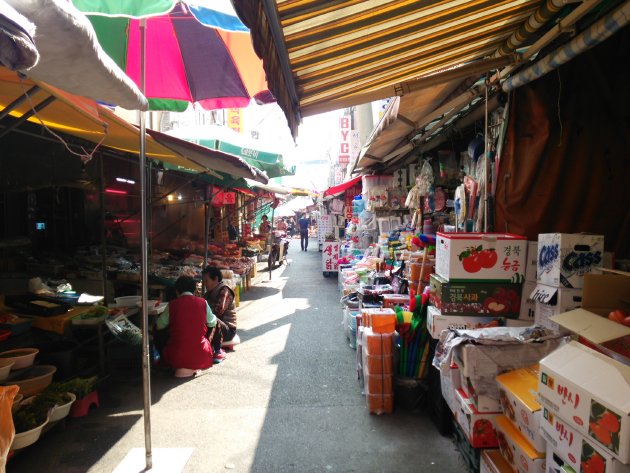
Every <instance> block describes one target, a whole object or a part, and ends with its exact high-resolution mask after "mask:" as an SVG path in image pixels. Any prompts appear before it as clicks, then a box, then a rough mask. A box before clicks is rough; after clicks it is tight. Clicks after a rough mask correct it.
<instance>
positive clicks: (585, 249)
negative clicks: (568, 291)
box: [538, 233, 604, 289]
mask: <svg viewBox="0 0 630 473" xmlns="http://www.w3.org/2000/svg"><path fill="white" fill-rule="evenodd" d="M603 263H604V237H603V236H602V235H588V234H582V233H579V234H570V233H541V234H540V235H538V282H539V283H541V284H546V285H548V286H555V287H570V288H574V289H580V288H582V287H584V275H585V274H588V273H592V272H593V271H595V270H598V269H601V268H602V266H603Z"/></svg>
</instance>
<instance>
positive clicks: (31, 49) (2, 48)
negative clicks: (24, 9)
mask: <svg viewBox="0 0 630 473" xmlns="http://www.w3.org/2000/svg"><path fill="white" fill-rule="evenodd" d="M34 33H35V25H34V24H33V23H31V22H30V21H28V20H27V19H26V18H24V16H22V15H20V14H19V13H18V12H16V11H15V9H14V8H13V7H12V6H11V5H9V4H7V3H6V2H5V1H4V0H0V65H3V66H4V67H7V68H9V69H11V70H12V71H15V70H18V69H28V68H29V67H33V66H34V65H35V64H37V61H38V60H39V53H38V52H37V48H36V47H35V43H34V42H33V34H34Z"/></svg>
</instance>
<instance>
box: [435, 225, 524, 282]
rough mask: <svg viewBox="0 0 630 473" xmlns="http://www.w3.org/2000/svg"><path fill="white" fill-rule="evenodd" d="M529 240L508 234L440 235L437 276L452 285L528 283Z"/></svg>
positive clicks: (437, 244) (438, 240)
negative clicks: (485, 281)
mask: <svg viewBox="0 0 630 473" xmlns="http://www.w3.org/2000/svg"><path fill="white" fill-rule="evenodd" d="M526 262H527V239H526V238H525V237H524V236H519V235H511V234H508V233H442V232H438V233H437V235H436V264H435V272H436V273H437V274H439V275H440V276H442V277H443V278H444V279H446V280H448V281H450V282H457V281H460V282H461V281H475V280H487V281H499V282H512V283H522V282H523V281H524V280H525V266H526Z"/></svg>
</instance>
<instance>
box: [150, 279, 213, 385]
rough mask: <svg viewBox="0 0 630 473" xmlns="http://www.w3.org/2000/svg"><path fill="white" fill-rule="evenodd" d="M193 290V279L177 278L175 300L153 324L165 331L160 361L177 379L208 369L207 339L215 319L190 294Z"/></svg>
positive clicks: (210, 361)
mask: <svg viewBox="0 0 630 473" xmlns="http://www.w3.org/2000/svg"><path fill="white" fill-rule="evenodd" d="M195 288H196V283H195V280H194V279H193V278H191V277H190V276H180V277H179V278H177V281H175V291H176V292H177V299H175V300H172V301H171V302H169V303H168V307H167V308H166V310H165V311H164V312H162V314H161V315H160V316H159V317H158V319H157V323H156V326H157V329H158V330H165V329H167V328H168V341H167V342H166V346H165V347H164V349H163V351H162V358H163V360H164V361H165V362H166V363H167V364H168V365H170V366H171V367H172V368H175V376H177V377H187V376H193V375H195V374H198V373H199V372H200V371H201V370H205V369H207V368H210V367H211V366H212V359H213V356H212V347H211V345H210V341H209V338H210V337H211V336H212V332H213V328H214V327H215V326H216V324H217V318H216V317H215V316H214V314H213V313H212V310H211V309H210V307H209V306H208V303H207V302H206V301H205V300H204V299H203V298H201V297H197V296H194V295H193V293H194V292H195ZM208 334H209V335H210V337H208Z"/></svg>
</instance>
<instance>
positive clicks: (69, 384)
mask: <svg viewBox="0 0 630 473" xmlns="http://www.w3.org/2000/svg"><path fill="white" fill-rule="evenodd" d="M96 379H97V378H96V376H93V377H91V378H74V379H71V380H70V381H66V382H65V383H55V384H57V385H58V388H56V389H57V392H64V393H68V392H69V393H73V394H74V395H75V396H76V397H77V399H83V398H84V397H85V396H87V395H88V394H90V393H91V392H92V391H94V387H95V386H96Z"/></svg>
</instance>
